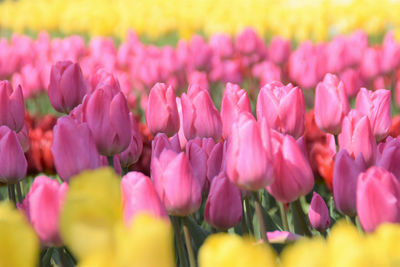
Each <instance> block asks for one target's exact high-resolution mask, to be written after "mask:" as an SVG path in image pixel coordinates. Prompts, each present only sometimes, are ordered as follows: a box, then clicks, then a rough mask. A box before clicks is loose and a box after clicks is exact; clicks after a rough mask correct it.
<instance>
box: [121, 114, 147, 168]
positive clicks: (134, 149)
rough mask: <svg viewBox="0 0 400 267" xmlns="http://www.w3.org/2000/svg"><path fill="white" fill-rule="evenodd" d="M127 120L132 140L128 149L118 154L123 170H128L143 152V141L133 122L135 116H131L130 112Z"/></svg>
mask: <svg viewBox="0 0 400 267" xmlns="http://www.w3.org/2000/svg"><path fill="white" fill-rule="evenodd" d="M129 118H130V121H131V129H132V139H131V143H130V144H129V146H128V148H127V149H125V150H124V151H122V152H121V153H120V154H119V160H120V162H121V166H122V167H124V168H128V167H129V166H131V165H132V164H134V163H135V162H136V161H137V160H138V159H139V157H140V155H141V154H142V150H143V140H142V136H141V134H140V131H139V127H138V125H137V122H136V120H135V116H133V114H132V112H130V113H129Z"/></svg>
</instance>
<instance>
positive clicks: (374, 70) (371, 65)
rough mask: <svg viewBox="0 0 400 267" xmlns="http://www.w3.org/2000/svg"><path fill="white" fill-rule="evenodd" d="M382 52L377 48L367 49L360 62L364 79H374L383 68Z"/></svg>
mask: <svg viewBox="0 0 400 267" xmlns="http://www.w3.org/2000/svg"><path fill="white" fill-rule="evenodd" d="M381 61H382V52H381V51H380V50H378V49H376V48H373V47H368V48H367V49H365V51H364V54H363V56H362V58H361V62H360V71H361V75H362V77H363V78H364V79H373V78H374V77H375V76H378V75H379V73H380V72H381V69H382V66H381V65H382V62H381Z"/></svg>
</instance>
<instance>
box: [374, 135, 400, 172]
mask: <svg viewBox="0 0 400 267" xmlns="http://www.w3.org/2000/svg"><path fill="white" fill-rule="evenodd" d="M399 161H400V140H399V139H397V138H392V137H391V136H388V137H387V138H386V140H385V142H384V143H383V142H382V143H380V144H379V145H378V155H377V158H376V166H378V167H382V168H384V169H385V170H387V171H389V172H391V173H393V174H394V176H396V177H397V178H398V179H400V165H399V164H398V162H399Z"/></svg>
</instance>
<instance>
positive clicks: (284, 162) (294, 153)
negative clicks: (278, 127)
mask: <svg viewBox="0 0 400 267" xmlns="http://www.w3.org/2000/svg"><path fill="white" fill-rule="evenodd" d="M272 147H273V151H274V154H273V157H274V176H275V181H274V182H273V183H272V184H271V185H269V186H267V191H268V192H269V193H270V194H271V195H272V196H273V197H274V198H275V199H276V200H277V201H279V202H282V203H289V202H292V201H294V200H296V199H298V198H299V197H300V196H304V195H306V194H308V193H309V192H310V191H311V190H312V188H313V186H314V175H313V172H312V170H311V167H310V165H309V163H308V161H307V159H306V158H305V156H304V155H303V153H302V152H301V149H300V147H299V146H298V144H297V143H296V140H294V138H293V137H292V136H290V135H281V134H279V133H278V132H274V133H273V136H272Z"/></svg>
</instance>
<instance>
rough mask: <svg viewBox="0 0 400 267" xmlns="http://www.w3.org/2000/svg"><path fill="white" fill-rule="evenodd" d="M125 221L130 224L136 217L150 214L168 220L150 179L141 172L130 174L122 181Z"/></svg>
mask: <svg viewBox="0 0 400 267" xmlns="http://www.w3.org/2000/svg"><path fill="white" fill-rule="evenodd" d="M121 194H122V207H123V213H124V221H125V223H126V224H128V225H129V224H130V222H131V221H132V219H133V218H134V216H135V215H137V214H139V213H148V214H150V215H153V216H155V217H160V218H166V219H168V213H167V210H166V209H165V207H164V205H163V204H162V202H161V200H160V197H159V196H158V195H157V192H156V190H155V189H154V185H153V182H152V181H151V179H150V178H149V177H147V176H146V175H144V174H143V173H140V172H128V173H127V174H126V175H125V176H124V177H122V180H121Z"/></svg>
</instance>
